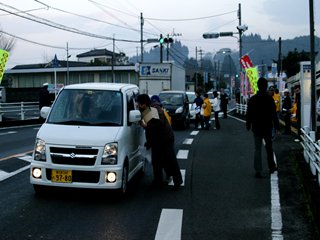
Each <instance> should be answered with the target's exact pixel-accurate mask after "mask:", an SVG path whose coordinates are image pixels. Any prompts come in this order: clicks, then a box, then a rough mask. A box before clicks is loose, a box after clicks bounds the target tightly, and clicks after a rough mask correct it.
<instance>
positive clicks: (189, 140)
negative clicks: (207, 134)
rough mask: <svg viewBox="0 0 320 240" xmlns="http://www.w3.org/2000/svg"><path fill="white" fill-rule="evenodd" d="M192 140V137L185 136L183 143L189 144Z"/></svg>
mask: <svg viewBox="0 0 320 240" xmlns="http://www.w3.org/2000/svg"><path fill="white" fill-rule="evenodd" d="M192 142H193V138H186V139H185V140H184V141H183V144H187V145H191V144H192Z"/></svg>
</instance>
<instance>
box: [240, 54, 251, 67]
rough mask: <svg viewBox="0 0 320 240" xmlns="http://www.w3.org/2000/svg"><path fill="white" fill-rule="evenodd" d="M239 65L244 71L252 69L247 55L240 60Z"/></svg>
mask: <svg viewBox="0 0 320 240" xmlns="http://www.w3.org/2000/svg"><path fill="white" fill-rule="evenodd" d="M240 63H241V65H242V68H243V69H244V70H246V69H247V68H252V67H253V64H252V62H251V59H250V58H249V56H248V55H247V54H246V55H244V56H242V57H241V58H240Z"/></svg>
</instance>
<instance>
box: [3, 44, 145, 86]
mask: <svg viewBox="0 0 320 240" xmlns="http://www.w3.org/2000/svg"><path fill="white" fill-rule="evenodd" d="M77 58H78V61H65V60H58V59H57V58H56V57H55V58H54V59H53V60H52V61H50V62H48V63H39V64H26V65H17V66H15V67H13V68H12V69H9V70H6V71H5V74H4V77H3V80H2V85H4V86H5V87H6V88H38V87H41V86H42V84H43V83H46V82H47V83H49V84H54V85H55V86H57V85H59V86H63V85H69V84H74V83H85V82H117V83H133V84H136V85H138V75H139V74H138V70H137V67H136V66H135V65H134V64H130V63H129V62H128V57H126V56H125V54H124V53H113V52H111V51H108V50H107V49H94V50H91V51H89V52H85V53H82V54H79V55H77ZM112 59H114V61H112ZM112 62H113V63H114V64H112Z"/></svg>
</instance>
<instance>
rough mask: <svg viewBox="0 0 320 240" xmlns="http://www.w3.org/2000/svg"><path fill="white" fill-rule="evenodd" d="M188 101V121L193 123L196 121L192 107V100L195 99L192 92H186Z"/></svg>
mask: <svg viewBox="0 0 320 240" xmlns="http://www.w3.org/2000/svg"><path fill="white" fill-rule="evenodd" d="M186 93H187V96H188V101H189V112H190V121H194V120H195V119H196V110H195V107H194V105H193V102H194V99H195V98H196V94H195V93H194V92H186Z"/></svg>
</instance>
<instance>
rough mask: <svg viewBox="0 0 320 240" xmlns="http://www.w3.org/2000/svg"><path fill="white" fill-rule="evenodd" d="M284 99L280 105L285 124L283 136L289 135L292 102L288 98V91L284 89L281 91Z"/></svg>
mask: <svg viewBox="0 0 320 240" xmlns="http://www.w3.org/2000/svg"><path fill="white" fill-rule="evenodd" d="M283 93H284V95H285V97H284V99H283V104H282V116H283V119H284V123H285V131H284V134H291V108H292V101H291V98H290V96H289V90H288V89H285V90H284V91H283Z"/></svg>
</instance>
